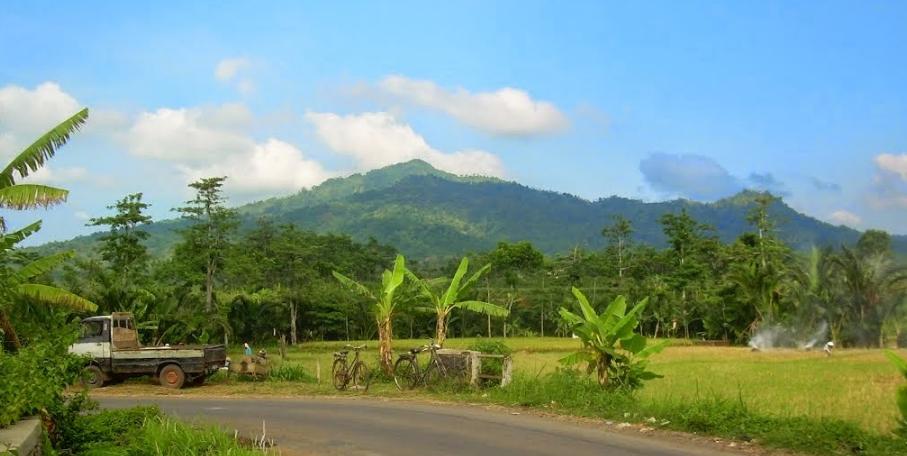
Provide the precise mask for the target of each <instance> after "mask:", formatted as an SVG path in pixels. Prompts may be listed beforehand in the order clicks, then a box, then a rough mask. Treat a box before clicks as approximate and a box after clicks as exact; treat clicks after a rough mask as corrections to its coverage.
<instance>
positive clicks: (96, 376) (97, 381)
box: [81, 365, 107, 389]
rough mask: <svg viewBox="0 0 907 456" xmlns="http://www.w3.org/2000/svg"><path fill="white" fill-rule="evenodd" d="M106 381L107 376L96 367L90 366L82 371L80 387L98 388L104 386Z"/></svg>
mask: <svg viewBox="0 0 907 456" xmlns="http://www.w3.org/2000/svg"><path fill="white" fill-rule="evenodd" d="M106 379H107V376H106V375H104V372H103V371H102V370H101V368H100V367H98V366H94V365H91V366H88V367H86V368H85V369H82V376H81V382H82V386H84V387H86V388H90V389H94V388H100V387H102V386H104V381H105V380H106Z"/></svg>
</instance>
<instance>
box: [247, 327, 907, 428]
mask: <svg viewBox="0 0 907 456" xmlns="http://www.w3.org/2000/svg"><path fill="white" fill-rule="evenodd" d="M474 341H475V339H451V340H449V341H448V342H447V344H446V346H447V347H448V348H466V347H468V346H469V345H471V344H472V343H473V342H474ZM504 342H505V343H506V344H507V345H508V346H509V347H511V348H512V349H513V350H514V353H513V358H514V371H515V374H517V375H524V376H537V375H540V374H542V373H546V372H549V371H553V370H555V369H556V368H557V366H558V365H559V364H558V359H559V358H561V357H563V356H564V355H566V354H567V353H569V352H570V351H571V350H574V349H576V348H578V347H579V342H578V341H577V340H574V339H562V338H508V339H506V340H504ZM356 343H362V342H356ZM364 343H366V344H368V345H369V350H368V351H367V354H366V355H365V360H366V362H367V363H368V364H369V365H370V366H372V367H374V366H376V362H375V361H376V355H375V354H374V353H375V348H376V343H375V342H374V341H370V342H364ZM423 343H425V341H424V340H397V341H394V346H395V347H397V349H398V350H400V349H405V348H410V347H415V346H418V345H420V344H423ZM345 344H346V342H307V343H304V344H302V345H301V346H299V347H295V348H291V349H290V350H289V352H288V359H287V360H286V361H283V362H282V361H280V360H279V356H277V350H276V348H274V347H267V348H266V349H267V350H268V352H269V353H270V354H271V355H270V356H271V358H273V359H275V361H274V362H275V363H276V364H280V363H281V362H282V363H285V364H288V365H302V366H303V367H304V368H305V369H306V370H307V371H308V372H309V373H310V374H312V375H315V373H316V370H317V366H319V365H320V369H321V383H322V384H324V387H325V388H327V386H328V385H327V384H328V383H329V381H330V378H329V377H330V368H331V362H332V355H331V354H332V352H334V351H335V350H338V349H339V348H340V347H342V346H343V345H345ZM256 349H257V347H256ZM901 353H902V354H907V351H903V350H902V351H901ZM231 356H232V357H233V359H238V358H239V357H240V356H241V354H240V353H239V352H236V353H231ZM652 370H654V371H656V372H658V373H659V374H661V375H663V376H664V378H661V379H657V380H653V381H650V382H648V383H647V384H646V386H645V387H644V388H643V389H642V390H641V391H640V392H639V393H638V394H639V397H640V399H641V400H643V401H647V402H669V401H670V402H677V401H685V400H695V399H697V398H699V399H702V398H715V397H717V398H724V399H728V400H733V401H743V403H745V404H746V405H747V407H748V408H749V409H750V410H752V411H754V412H757V413H760V414H765V415H770V416H778V417H796V416H802V417H809V418H838V419H842V420H845V421H849V422H852V423H854V424H856V425H858V426H860V427H861V428H863V429H865V430H867V431H872V432H882V433H885V432H887V431H890V430H891V429H893V428H894V427H895V425H896V421H895V418H896V416H897V410H896V407H895V402H894V395H895V390H896V388H897V385H899V384H900V383H901V382H903V379H902V378H901V377H900V376H899V374H898V372H897V371H896V370H895V368H894V367H893V366H891V365H890V364H889V363H888V361H887V359H886V358H885V356H884V354H883V352H882V351H881V350H837V351H836V352H835V354H834V356H831V357H826V356H825V355H824V353H822V352H821V351H815V352H804V351H794V350H775V351H766V352H751V351H750V350H749V349H747V348H743V347H708V346H690V345H689V344H685V343H684V342H683V341H675V342H674V343H673V344H672V346H671V347H669V348H668V349H666V350H665V351H664V352H663V353H661V354H659V355H657V356H655V357H654V358H653V361H652ZM377 388H378V391H380V390H383V389H385V388H384V387H382V386H381V385H378V386H377ZM387 388H388V389H389V387H387ZM278 390H284V389H283V388H278ZM262 391H263V389H260V392H262ZM386 393H387V394H393V393H392V392H391V391H387V392H386Z"/></svg>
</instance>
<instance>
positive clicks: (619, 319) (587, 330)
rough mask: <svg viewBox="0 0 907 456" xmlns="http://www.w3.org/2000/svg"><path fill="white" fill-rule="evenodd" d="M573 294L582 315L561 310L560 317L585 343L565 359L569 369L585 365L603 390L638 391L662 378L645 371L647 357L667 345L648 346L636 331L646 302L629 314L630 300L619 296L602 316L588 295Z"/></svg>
mask: <svg viewBox="0 0 907 456" xmlns="http://www.w3.org/2000/svg"><path fill="white" fill-rule="evenodd" d="M573 295H574V296H576V299H577V301H578V302H579V306H580V309H581V310H582V316H580V315H576V314H574V313H573V312H570V311H569V310H567V309H565V308H563V307H562V308H561V310H560V315H561V318H563V319H564V321H565V322H567V323H568V324H569V326H570V328H571V330H572V331H573V332H574V333H575V334H576V335H577V336H579V338H580V339H582V341H583V349H582V350H580V351H578V352H576V353H573V354H571V355H569V356H567V357H565V358H563V359H561V363H562V364H564V365H566V366H574V365H576V364H580V363H583V362H585V363H586V372H587V373H588V374H592V373H593V372H594V373H596V374H597V377H598V383H599V385H601V386H602V387H611V388H620V389H628V390H632V389H636V388H639V387H640V386H642V382H643V381H645V380H651V379H653V378H659V377H660V376H659V375H658V374H655V373H654V372H650V371H648V370H647V369H646V367H647V366H648V361H647V358H648V357H649V356H651V355H653V354H655V353H658V352H660V351H661V350H662V349H663V348H664V347H665V345H666V344H667V342H661V343H658V344H655V345H649V346H648V347H647V345H648V340H647V339H646V338H645V337H643V336H642V335H640V334H636V333H635V332H634V330H635V329H636V327H637V326H638V325H639V320H638V319H637V315H639V314H640V313H642V311H643V309H644V308H645V307H646V300H645V299H644V300H642V301H641V302H640V303H638V304H636V306H634V307H633V309H632V310H630V311H629V312H627V301H626V299H625V298H624V297H623V296H618V297H617V298H615V299H614V300H613V301H611V303H610V304H608V307H606V308H605V310H604V311H603V312H602V313H601V315H599V314H598V313H596V312H595V309H593V308H592V306H591V305H590V304H589V300H588V299H586V296H585V295H584V294H583V293H582V292H581V291H579V290H578V289H577V288H575V287H574V288H573Z"/></svg>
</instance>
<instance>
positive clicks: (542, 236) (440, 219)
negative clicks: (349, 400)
mask: <svg viewBox="0 0 907 456" xmlns="http://www.w3.org/2000/svg"><path fill="white" fill-rule="evenodd" d="M756 195H757V193H755V192H751V191H744V192H741V193H739V194H737V195H735V196H733V197H730V198H726V199H723V200H720V201H716V202H714V203H698V202H693V201H687V200H674V201H665V202H658V203H644V202H642V201H637V200H632V199H627V198H621V197H617V196H612V197H608V198H603V199H599V200H597V201H588V200H584V199H582V198H579V197H576V196H573V195H569V194H566V193H556V192H551V191H543V190H537V189H533V188H529V187H526V186H524V185H520V184H518V183H515V182H506V181H502V180H500V179H494V178H487V177H480V176H455V175H453V174H449V173H445V172H443V171H439V170H437V169H434V168H432V167H431V166H430V165H429V164H427V163H425V162H423V161H419V160H413V161H410V162H406V163H401V164H397V165H392V166H388V167H386V168H382V169H378V170H374V171H370V172H368V173H365V174H355V175H352V176H349V177H345V178H336V179H330V180H328V181H326V182H324V183H323V184H321V185H319V186H317V187H314V188H312V189H311V190H303V191H301V192H299V193H297V194H295V195H292V196H287V197H280V198H271V199H267V200H264V201H259V202H256V203H251V204H248V205H245V206H241V207H239V208H238V211H239V214H240V215H241V217H242V220H243V226H244V227H250V226H252V225H253V224H254V223H255V220H257V219H258V218H260V217H268V218H271V219H272V220H274V221H275V222H277V223H293V224H295V225H297V226H299V227H301V228H304V229H310V230H314V231H318V232H331V233H343V234H348V235H350V236H351V237H353V238H354V239H357V240H367V239H368V238H370V237H373V238H375V239H377V240H378V241H380V242H382V243H386V244H390V245H393V246H395V247H397V248H398V249H400V250H401V251H402V252H403V253H405V254H407V255H410V256H413V257H416V258H426V257H439V256H450V255H459V254H463V253H466V252H471V251H479V250H485V249H489V248H492V247H494V246H495V245H496V244H497V242H499V241H522V240H528V241H531V242H532V243H533V244H535V245H536V246H537V247H538V248H539V249H541V250H542V251H544V252H546V253H561V252H565V251H567V250H569V249H572V248H574V247H576V246H579V247H582V248H592V249H594V248H600V247H602V246H603V244H604V239H603V238H602V236H601V234H600V233H601V229H602V227H603V226H604V225H606V224H608V223H610V221H611V219H612V217H613V216H615V215H622V216H624V217H626V218H628V219H629V220H631V221H632V222H633V227H634V230H635V232H634V235H633V236H634V238H635V239H636V240H637V241H638V242H643V243H648V244H652V245H656V246H663V245H664V244H665V238H664V234H663V233H662V231H661V225H660V224H659V223H658V220H659V218H660V217H661V216H662V214H665V213H668V212H678V211H680V209H681V208H686V209H687V211H689V213H690V214H691V215H692V216H693V217H695V218H696V219H697V220H699V221H701V222H704V223H707V224H710V225H712V226H714V227H715V229H716V234H717V235H718V236H719V237H720V238H721V239H722V240H724V241H731V240H733V239H735V238H736V237H737V236H739V235H740V234H741V233H743V232H745V231H747V230H748V229H749V228H750V227H749V226H748V225H747V222H746V213H747V211H748V210H749V208H750V207H751V206H752V204H753V199H754V197H755V196H756ZM771 213H772V215H773V217H774V218H775V219H776V220H778V222H779V223H778V227H779V231H780V234H781V236H782V238H784V240H785V241H787V242H788V243H790V244H791V245H792V246H794V247H795V248H798V249H808V248H810V247H811V246H813V245H833V246H838V245H841V244H852V243H854V242H856V240H857V238H858V237H859V236H860V232H858V231H856V230H854V229H851V228H847V227H844V226H833V225H830V224H828V223H825V222H822V221H819V220H816V219H814V218H812V217H809V216H806V215H804V214H801V213H799V212H797V211H795V210H793V209H792V208H790V207H789V206H787V205H786V204H784V203H783V202H782V201H778V202H776V203H775V204H773V207H772V208H771ZM182 223H183V222H182V221H179V220H168V221H162V222H158V223H154V224H152V225H150V226H149V227H148V231H149V232H150V233H151V237H150V239H149V241H148V245H149V248H150V249H151V250H152V252H154V253H156V254H166V252H167V251H168V250H169V248H170V247H171V246H172V245H173V243H174V242H175V240H176V233H175V229H178V228H179V227H180V226H181V225H182ZM97 236H98V235H91V236H82V237H79V238H76V239H73V240H70V241H65V242H57V243H51V244H46V245H45V246H42V247H40V249H42V250H45V249H46V250H60V249H63V248H73V249H76V250H79V251H86V250H88V249H90V248H92V247H91V246H92V245H93V244H95V240H96V238H97ZM892 241H893V244H894V247H895V250H896V251H898V252H900V253H907V237H904V236H893V238H892Z"/></svg>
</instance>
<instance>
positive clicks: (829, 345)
mask: <svg viewBox="0 0 907 456" xmlns="http://www.w3.org/2000/svg"><path fill="white" fill-rule="evenodd" d="M834 349H835V343H834V342H832V341H828V343H826V344H825V348H823V349H822V351H824V352H825V356H831V351H832V350H834Z"/></svg>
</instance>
